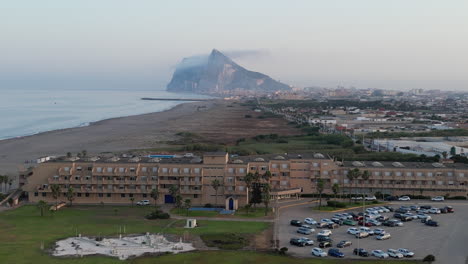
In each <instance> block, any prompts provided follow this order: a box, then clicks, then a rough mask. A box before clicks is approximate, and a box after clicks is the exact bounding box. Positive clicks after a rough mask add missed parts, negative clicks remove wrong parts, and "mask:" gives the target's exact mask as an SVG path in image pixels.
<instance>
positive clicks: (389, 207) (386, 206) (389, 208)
mask: <svg viewBox="0 0 468 264" xmlns="http://www.w3.org/2000/svg"><path fill="white" fill-rule="evenodd" d="M384 207H385V208H387V209H388V210H390V212H393V211H395V209H393V207H391V206H389V205H384Z"/></svg>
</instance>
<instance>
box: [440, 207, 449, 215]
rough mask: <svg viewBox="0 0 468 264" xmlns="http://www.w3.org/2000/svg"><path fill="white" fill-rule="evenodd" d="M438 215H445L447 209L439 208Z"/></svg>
mask: <svg viewBox="0 0 468 264" xmlns="http://www.w3.org/2000/svg"><path fill="white" fill-rule="evenodd" d="M440 213H441V214H446V213H448V210H447V207H443V208H440Z"/></svg>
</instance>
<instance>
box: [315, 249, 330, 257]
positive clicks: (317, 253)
mask: <svg viewBox="0 0 468 264" xmlns="http://www.w3.org/2000/svg"><path fill="white" fill-rule="evenodd" d="M312 255H314V256H316V257H326V256H327V252H325V251H323V250H322V249H320V248H313V249H312Z"/></svg>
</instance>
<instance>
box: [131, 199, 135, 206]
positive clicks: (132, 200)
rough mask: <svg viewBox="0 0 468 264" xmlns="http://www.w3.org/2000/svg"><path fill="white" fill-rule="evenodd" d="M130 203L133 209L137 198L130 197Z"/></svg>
mask: <svg viewBox="0 0 468 264" xmlns="http://www.w3.org/2000/svg"><path fill="white" fill-rule="evenodd" d="M130 202H131V203H132V207H133V202H135V197H130Z"/></svg>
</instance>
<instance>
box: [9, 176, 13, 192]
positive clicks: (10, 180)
mask: <svg viewBox="0 0 468 264" xmlns="http://www.w3.org/2000/svg"><path fill="white" fill-rule="evenodd" d="M11 185H13V179H8V191H10V190H11Z"/></svg>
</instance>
